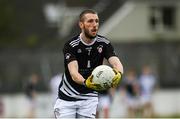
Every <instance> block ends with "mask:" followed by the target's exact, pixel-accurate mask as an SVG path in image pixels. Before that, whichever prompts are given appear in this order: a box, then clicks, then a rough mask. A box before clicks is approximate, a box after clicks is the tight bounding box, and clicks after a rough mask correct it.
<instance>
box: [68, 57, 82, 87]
mask: <svg viewBox="0 0 180 119" xmlns="http://www.w3.org/2000/svg"><path fill="white" fill-rule="evenodd" d="M68 69H69V72H70V74H71V77H72V79H73V80H74V81H75V82H76V83H78V84H83V83H84V80H85V79H84V78H83V76H82V75H81V74H80V73H79V72H78V63H77V61H72V62H70V63H69V64H68Z"/></svg>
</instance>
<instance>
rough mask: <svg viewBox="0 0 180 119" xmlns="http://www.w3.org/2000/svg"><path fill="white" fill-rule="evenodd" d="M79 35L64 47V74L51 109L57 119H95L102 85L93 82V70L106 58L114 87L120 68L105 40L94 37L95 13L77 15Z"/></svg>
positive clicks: (96, 30)
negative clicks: (111, 68) (112, 73)
mask: <svg viewBox="0 0 180 119" xmlns="http://www.w3.org/2000/svg"><path fill="white" fill-rule="evenodd" d="M79 27H80V29H81V33H80V34H78V35H77V36H75V37H73V38H72V39H70V40H69V41H67V42H66V43H65V45H64V48H63V53H64V66H65V73H64V75H63V80H62V82H61V84H60V86H59V93H58V97H59V98H58V99H57V101H56V104H55V106H54V112H55V116H56V118H95V115H96V108H97V104H98V92H97V91H99V90H101V86H100V85H98V84H95V83H93V82H92V78H93V76H92V75H91V72H92V71H93V69H94V68H95V67H97V66H99V65H101V64H102V63H103V59H104V58H106V59H107V60H108V62H109V63H110V65H111V66H112V67H113V69H114V72H115V74H116V75H115V77H114V78H113V84H112V86H113V87H116V86H117V85H118V84H119V82H120V80H121V74H122V73H123V66H122V64H121V62H120V60H119V58H118V57H117V56H116V54H115V51H114V48H113V46H112V45H111V43H110V41H108V39H107V38H105V37H103V36H100V35H98V34H97V32H98V28H99V18H98V14H97V13H96V12H95V11H93V10H89V9H88V10H84V11H83V12H82V13H81V14H80V16H79Z"/></svg>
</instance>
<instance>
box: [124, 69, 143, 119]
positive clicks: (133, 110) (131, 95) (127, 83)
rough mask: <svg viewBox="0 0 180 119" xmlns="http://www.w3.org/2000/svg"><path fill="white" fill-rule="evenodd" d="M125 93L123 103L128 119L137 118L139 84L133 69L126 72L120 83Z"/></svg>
mask: <svg viewBox="0 0 180 119" xmlns="http://www.w3.org/2000/svg"><path fill="white" fill-rule="evenodd" d="M122 83H123V84H122V85H123V90H124V92H125V101H126V104H127V111H128V117H137V114H138V113H139V110H140V108H139V107H140V101H139V93H140V92H139V91H140V90H139V84H138V80H137V76H136V72H135V70H134V69H130V70H128V71H126V74H125V79H124V80H123V82H122Z"/></svg>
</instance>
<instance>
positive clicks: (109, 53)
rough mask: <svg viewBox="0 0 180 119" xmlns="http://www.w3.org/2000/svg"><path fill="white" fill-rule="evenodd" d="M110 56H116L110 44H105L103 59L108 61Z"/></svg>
mask: <svg viewBox="0 0 180 119" xmlns="http://www.w3.org/2000/svg"><path fill="white" fill-rule="evenodd" d="M112 56H116V53H115V51H114V48H113V46H112V45H111V43H108V44H106V52H105V58H106V59H109V58H110V57H112Z"/></svg>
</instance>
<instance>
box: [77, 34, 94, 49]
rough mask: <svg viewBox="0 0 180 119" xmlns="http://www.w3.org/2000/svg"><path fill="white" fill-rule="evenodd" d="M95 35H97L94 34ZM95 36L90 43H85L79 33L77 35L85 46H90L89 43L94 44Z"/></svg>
mask: <svg viewBox="0 0 180 119" xmlns="http://www.w3.org/2000/svg"><path fill="white" fill-rule="evenodd" d="M96 37H97V36H96ZM96 37H95V38H94V39H92V40H93V42H91V43H89V44H88V43H85V42H84V41H83V40H82V38H81V35H79V39H80V41H81V42H82V43H83V44H84V45H86V46H90V45H92V44H94V42H95V41H96Z"/></svg>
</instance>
